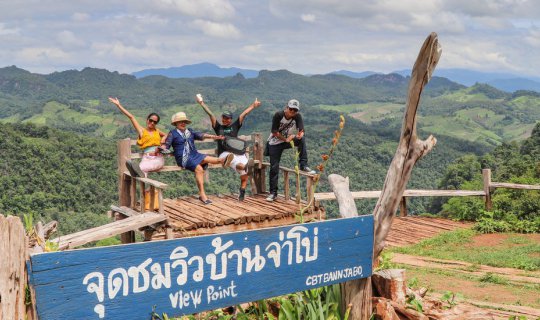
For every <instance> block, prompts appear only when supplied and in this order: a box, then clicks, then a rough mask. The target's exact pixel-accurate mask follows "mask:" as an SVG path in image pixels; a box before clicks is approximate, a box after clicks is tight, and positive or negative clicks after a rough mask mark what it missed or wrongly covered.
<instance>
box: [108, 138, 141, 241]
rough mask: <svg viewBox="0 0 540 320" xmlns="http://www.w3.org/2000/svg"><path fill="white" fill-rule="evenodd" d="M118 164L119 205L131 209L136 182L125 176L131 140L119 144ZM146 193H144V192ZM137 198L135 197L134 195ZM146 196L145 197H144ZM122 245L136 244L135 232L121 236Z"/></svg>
mask: <svg viewBox="0 0 540 320" xmlns="http://www.w3.org/2000/svg"><path fill="white" fill-rule="evenodd" d="M116 157H117V159H116V162H117V167H118V204H119V205H120V206H127V207H129V206H130V204H131V197H132V195H131V190H133V187H132V186H131V184H135V183H136V182H135V180H134V179H132V178H129V177H127V176H126V175H124V172H125V171H126V170H127V168H126V160H129V159H131V140H130V139H122V140H120V141H118V144H117V154H116ZM143 192H144V191H143ZM133 196H135V195H133ZM143 196H144V195H143ZM124 218H125V217H124V216H123V215H121V214H116V215H115V219H116V220H121V219H124ZM120 239H121V241H122V243H132V242H135V232H133V231H129V232H126V233H122V234H121V235H120Z"/></svg>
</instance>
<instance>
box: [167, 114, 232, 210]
mask: <svg viewBox="0 0 540 320" xmlns="http://www.w3.org/2000/svg"><path fill="white" fill-rule="evenodd" d="M190 123H191V121H190V120H189V119H188V117H187V116H186V114H185V113H184V112H178V113H175V114H174V115H173V116H172V119H171V124H172V125H173V126H175V129H173V130H171V131H170V132H169V134H168V135H167V137H166V138H165V141H164V145H163V147H164V148H165V149H169V148H170V147H173V150H174V158H175V160H176V164H177V165H178V166H180V167H182V168H184V169H187V170H189V171H192V172H194V173H195V181H196V182H197V188H198V189H199V200H201V202H203V203H204V204H211V203H212V201H211V200H210V199H208V197H207V196H206V193H205V192H204V169H205V168H206V167H208V164H209V163H210V164H218V163H221V165H222V166H223V167H224V168H226V167H228V166H229V165H230V164H231V161H232V160H233V158H234V156H233V155H232V154H231V155H230V156H228V157H226V158H222V159H219V158H216V157H211V156H209V155H206V154H202V153H200V152H199V151H197V148H196V147H195V140H204V139H214V140H222V139H223V136H217V135H212V134H208V133H202V132H197V131H193V130H192V129H191V128H187V125H188V124H190Z"/></svg>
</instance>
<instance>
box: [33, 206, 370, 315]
mask: <svg viewBox="0 0 540 320" xmlns="http://www.w3.org/2000/svg"><path fill="white" fill-rule="evenodd" d="M372 251H373V216H360V217H355V218H349V219H337V220H330V221H324V222H315V223H306V224H298V225H292V226H287V227H278V228H268V229H260V230H253V231H243V232H235V233H227V234H219V235H211V236H201V237H192V238H184V239H177V240H164V241H154V242H144V243H137V244H129V245H120V246H112V247H105V248H92V249H81V250H73V251H66V252H53V253H42V254H36V255H33V256H32V257H31V258H30V262H29V270H30V281H31V284H32V285H33V287H34V290H35V293H36V308H37V312H38V315H39V319H41V320H48V319H148V318H149V317H150V314H151V312H152V308H153V307H155V310H156V312H158V313H163V312H165V313H167V314H168V315H169V316H180V315H184V314H192V313H196V312H201V311H205V310H213V309H218V308H222V307H226V306H231V305H236V304H239V303H244V302H249V301H256V300H260V299H265V298H270V297H275V296H279V295H282V294H287V293H292V292H298V291H302V290H306V289H312V288H315V287H320V286H326V285H330V284H334V283H339V282H344V281H348V280H352V279H358V278H365V277H369V276H370V275H371V272H372V270H371V264H372Z"/></svg>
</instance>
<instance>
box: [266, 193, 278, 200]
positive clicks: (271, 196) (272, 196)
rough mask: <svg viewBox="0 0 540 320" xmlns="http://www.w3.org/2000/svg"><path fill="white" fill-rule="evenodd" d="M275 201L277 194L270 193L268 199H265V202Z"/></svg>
mask: <svg viewBox="0 0 540 320" xmlns="http://www.w3.org/2000/svg"><path fill="white" fill-rule="evenodd" d="M276 199H277V193H271V194H270V195H269V196H268V197H266V201H274V200H276Z"/></svg>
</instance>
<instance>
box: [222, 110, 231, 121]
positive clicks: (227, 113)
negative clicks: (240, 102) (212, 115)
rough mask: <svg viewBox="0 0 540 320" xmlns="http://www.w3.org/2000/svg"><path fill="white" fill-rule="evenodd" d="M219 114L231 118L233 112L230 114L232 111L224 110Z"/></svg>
mask: <svg viewBox="0 0 540 320" xmlns="http://www.w3.org/2000/svg"><path fill="white" fill-rule="evenodd" d="M221 116H222V117H225V118H231V119H232V117H233V114H232V112H230V111H225V112H223V113H222V114H221Z"/></svg>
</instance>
